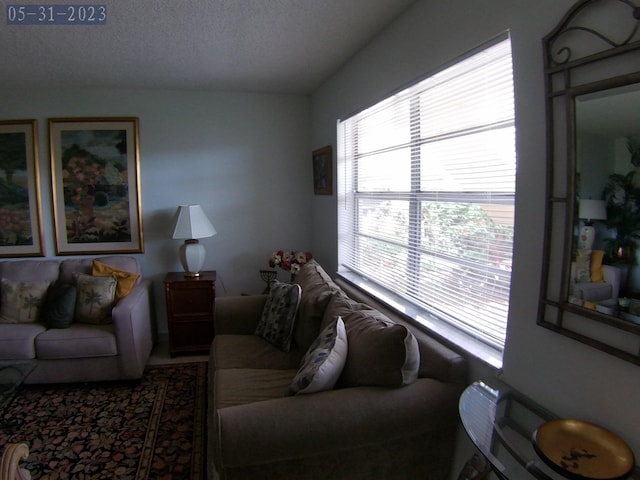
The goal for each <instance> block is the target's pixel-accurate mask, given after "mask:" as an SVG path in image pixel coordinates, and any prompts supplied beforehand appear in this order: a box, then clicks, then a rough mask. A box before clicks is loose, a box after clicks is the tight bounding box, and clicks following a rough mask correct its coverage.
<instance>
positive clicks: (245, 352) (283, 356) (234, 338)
mask: <svg viewBox="0 0 640 480" xmlns="http://www.w3.org/2000/svg"><path fill="white" fill-rule="evenodd" d="M301 357H302V354H301V353H300V352H299V351H298V350H291V351H290V352H283V351H282V350H280V349H279V348H276V347H275V346H273V345H272V344H271V343H269V342H267V341H266V340H264V339H263V338H261V337H258V336H257V335H216V336H215V337H213V345H212V347H211V355H210V363H211V365H212V366H213V367H214V368H215V369H223V368H270V369H274V370H290V369H293V370H295V369H297V368H298V366H299V365H300V360H301Z"/></svg>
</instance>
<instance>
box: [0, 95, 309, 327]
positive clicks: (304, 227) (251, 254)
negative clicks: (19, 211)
mask: <svg viewBox="0 0 640 480" xmlns="http://www.w3.org/2000/svg"><path fill="white" fill-rule="evenodd" d="M0 98H2V102H0V119H7V120H9V119H23V118H35V119H37V120H38V126H39V134H40V135H39V137H40V138H39V149H40V171H41V175H42V194H43V195H42V198H43V212H44V218H45V229H44V231H45V237H46V247H47V254H48V255H47V256H55V243H54V237H53V226H52V213H51V212H52V209H51V187H50V178H51V177H50V168H49V148H48V140H47V138H48V132H47V118H50V117H79V116H93V117H95V116H101V117H106V116H135V117H139V119H140V132H139V137H140V169H141V180H142V210H143V211H142V215H143V227H144V240H145V242H144V243H145V253H144V254H142V255H139V259H140V261H141V263H142V268H143V273H144V276H145V277H147V278H151V279H152V280H153V281H154V291H155V303H156V309H157V317H158V330H159V331H160V332H161V333H165V332H166V331H167V326H166V313H165V305H164V285H163V280H164V275H165V274H166V272H168V271H181V268H182V267H181V265H180V262H179V260H178V256H177V251H178V247H179V245H180V244H181V241H179V240H172V239H171V233H172V232H171V228H172V225H171V221H172V217H173V215H174V213H175V210H176V208H177V206H178V205H180V204H187V203H199V204H201V205H202V207H203V208H204V210H205V212H206V213H207V215H208V216H209V219H210V220H211V222H212V223H213V225H214V226H215V228H216V230H217V231H218V234H217V235H216V236H214V237H211V238H206V239H202V240H201V242H202V243H203V244H204V245H205V248H206V249H207V258H206V262H205V269H206V270H216V271H217V272H218V279H219V281H218V283H217V288H216V289H217V294H218V295H225V294H240V293H242V292H246V293H255V292H260V291H262V289H263V288H264V286H265V285H264V282H262V281H261V280H260V278H259V274H258V270H259V269H264V268H268V265H267V259H268V257H269V255H270V253H271V252H272V251H273V250H278V249H280V248H284V249H311V220H310V217H311V208H310V203H311V197H312V196H313V188H312V179H311V152H310V150H309V144H310V141H309V121H310V120H309V118H310V117H309V111H310V110H309V99H308V98H307V97H304V96H293V95H292V96H286V95H260V94H255V95H253V94H233V93H211V92H188V91H182V92H178V91H163V90H157V91H154V90H144V91H138V90H95V89H86V90H75V89H74V90H42V91H34V90H28V91H1V92H0ZM281 278H285V277H284V276H282V274H281Z"/></svg>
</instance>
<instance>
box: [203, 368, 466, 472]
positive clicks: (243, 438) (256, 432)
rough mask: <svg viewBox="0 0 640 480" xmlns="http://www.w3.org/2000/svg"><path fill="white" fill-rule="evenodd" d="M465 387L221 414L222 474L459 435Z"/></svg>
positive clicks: (338, 396)
mask: <svg viewBox="0 0 640 480" xmlns="http://www.w3.org/2000/svg"><path fill="white" fill-rule="evenodd" d="M461 389H462V387H460V386H457V385H454V384H450V383H445V382H439V381H437V380H434V379H427V378H424V379H418V380H417V381H416V382H414V383H412V384H410V385H407V386H405V387H400V388H381V387H356V388H345V389H338V390H330V391H326V392H320V393H314V394H309V395H299V396H296V397H284V398H278V399H274V400H268V401H262V402H255V403H250V404H246V405H239V406H234V407H228V408H223V409H220V410H218V411H217V412H216V415H217V425H218V428H219V431H218V433H219V435H220V437H219V438H217V439H212V441H213V442H216V443H217V445H218V446H220V447H219V448H216V459H215V461H216V463H217V464H218V468H221V469H225V468H234V467H239V466H247V465H259V464H264V463H273V462H277V461H281V460H289V459H292V458H303V457H308V456H314V455H322V454H325V453H330V452H336V451H340V450H342V451H345V450H346V451H348V450H350V449H354V448H358V447H361V446H364V445H369V444H371V443H372V442H375V441H378V440H379V439H381V438H384V439H386V440H393V439H398V438H402V437H405V438H406V437H411V436H413V435H418V434H420V433H424V432H431V431H433V432H436V431H440V432H442V431H445V432H450V434H451V435H452V436H455V435H456V425H457V422H458V417H457V411H458V410H457V406H458V398H459V395H460V393H461Z"/></svg>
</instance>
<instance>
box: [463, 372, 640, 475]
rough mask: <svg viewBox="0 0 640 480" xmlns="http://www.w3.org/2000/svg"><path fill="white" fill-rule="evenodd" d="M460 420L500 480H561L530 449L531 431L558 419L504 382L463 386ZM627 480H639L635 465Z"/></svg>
mask: <svg viewBox="0 0 640 480" xmlns="http://www.w3.org/2000/svg"><path fill="white" fill-rule="evenodd" d="M459 411H460V419H461V420H462V425H463V426H464V428H465V430H466V432H467V435H469V438H470V439H471V441H472V442H473V443H474V444H475V446H476V447H477V448H478V450H480V452H481V453H482V454H483V455H484V456H485V458H486V459H487V461H488V462H489V463H490V464H491V467H492V469H493V472H494V473H495V475H496V476H497V477H498V478H500V479H507V480H521V479H522V480H524V479H538V480H564V479H566V478H567V477H564V476H562V475H560V474H559V473H557V472H555V471H554V470H552V469H551V468H550V467H549V466H547V465H546V464H545V463H544V461H543V460H542V459H541V458H540V457H539V456H538V454H537V453H536V452H535V450H534V449H533V445H532V443H531V439H532V436H533V433H534V432H535V430H536V429H537V428H538V427H539V426H540V425H542V424H543V423H545V422H547V421H548V420H552V419H555V418H558V417H557V416H556V415H555V414H553V413H552V412H550V411H549V410H547V409H545V408H544V407H542V406H540V405H538V404H536V403H535V402H533V401H532V400H530V399H529V398H527V397H526V396H525V395H523V394H522V393H520V392H518V391H517V390H515V389H513V388H512V387H510V386H509V385H507V384H506V383H504V382H502V381H500V380H498V379H496V378H491V379H487V380H484V381H478V382H475V383H473V384H472V385H470V386H469V387H467V389H466V390H465V391H464V392H463V393H462V395H461V396H460V403H459ZM627 479H628V480H640V468H638V466H636V467H635V468H634V470H633V471H632V472H631V474H630V475H629V476H628V477H627Z"/></svg>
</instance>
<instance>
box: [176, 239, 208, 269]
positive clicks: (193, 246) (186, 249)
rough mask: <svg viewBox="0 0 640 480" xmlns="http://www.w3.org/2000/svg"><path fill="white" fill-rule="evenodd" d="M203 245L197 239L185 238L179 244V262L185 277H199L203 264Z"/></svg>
mask: <svg viewBox="0 0 640 480" xmlns="http://www.w3.org/2000/svg"><path fill="white" fill-rule="evenodd" d="M204 257H205V250H204V246H203V245H202V244H200V242H198V240H197V239H193V238H192V239H189V240H185V241H184V244H183V245H181V246H180V262H181V263H182V268H184V276H185V277H199V276H200V270H202V266H203V265H204Z"/></svg>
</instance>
